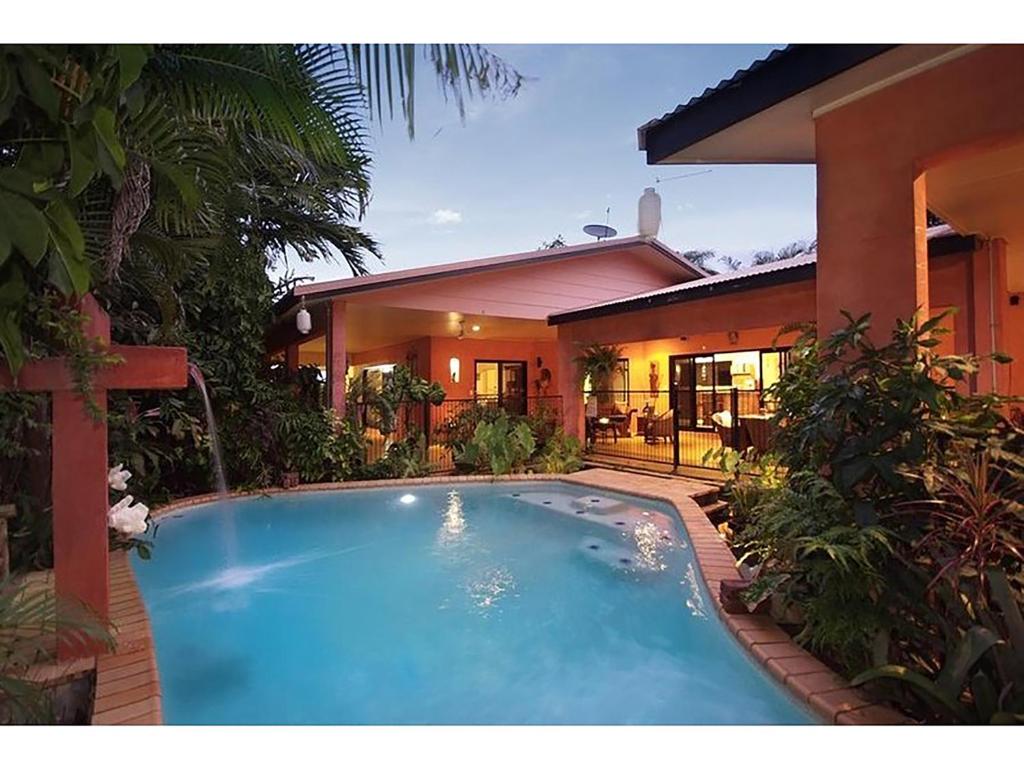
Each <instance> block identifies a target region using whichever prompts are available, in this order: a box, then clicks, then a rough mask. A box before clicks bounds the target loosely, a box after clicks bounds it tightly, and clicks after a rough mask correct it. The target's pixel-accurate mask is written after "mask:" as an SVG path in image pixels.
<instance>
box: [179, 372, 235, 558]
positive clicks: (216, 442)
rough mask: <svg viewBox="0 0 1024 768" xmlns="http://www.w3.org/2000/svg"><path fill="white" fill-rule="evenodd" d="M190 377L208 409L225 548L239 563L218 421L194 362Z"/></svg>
mask: <svg viewBox="0 0 1024 768" xmlns="http://www.w3.org/2000/svg"><path fill="white" fill-rule="evenodd" d="M188 375H189V377H190V378H191V379H192V381H193V382H195V385H196V387H197V388H198V389H199V392H200V394H201V395H202V396H203V407H204V408H205V409H206V431H207V433H208V434H209V435H210V453H211V457H212V459H213V476H214V481H215V482H216V484H217V495H218V496H220V500H221V504H223V506H224V508H225V509H224V515H223V517H222V520H223V522H224V547H225V549H226V550H227V561H228V563H229V564H233V563H235V562H236V561H237V559H238V558H237V552H238V545H237V540H236V539H237V537H236V533H235V512H234V510H233V509H232V508H231V507H230V505H229V503H228V483H227V479H226V478H225V475H224V457H223V455H222V454H221V452H220V439H219V438H218V437H217V420H216V419H215V418H214V416H213V405H212V404H211V402H210V393H209V391H208V390H207V389H206V379H205V378H204V377H203V372H202V371H201V370H199V366H198V365H196V364H195V363H193V362H190V363H189V364H188Z"/></svg>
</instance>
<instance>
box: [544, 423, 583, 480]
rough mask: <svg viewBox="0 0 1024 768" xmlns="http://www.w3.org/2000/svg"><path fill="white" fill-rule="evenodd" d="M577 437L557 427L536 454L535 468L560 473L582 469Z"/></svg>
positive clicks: (553, 473) (548, 472)
mask: <svg viewBox="0 0 1024 768" xmlns="http://www.w3.org/2000/svg"><path fill="white" fill-rule="evenodd" d="M582 453H583V451H582V447H581V445H580V441H579V438H577V437H576V436H575V435H567V434H565V432H564V431H563V430H562V429H561V428H558V429H557V430H556V431H555V433H554V434H553V435H552V436H551V437H550V438H549V439H548V440H547V442H546V443H545V444H544V447H543V448H542V449H540V451H539V452H538V454H537V461H536V464H537V469H539V470H540V471H541V472H544V473H545V474H552V475H562V474H568V473H570V472H578V471H579V470H581V469H583V458H582Z"/></svg>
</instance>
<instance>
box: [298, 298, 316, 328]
mask: <svg viewBox="0 0 1024 768" xmlns="http://www.w3.org/2000/svg"><path fill="white" fill-rule="evenodd" d="M295 328H296V329H297V330H298V332H299V333H301V334H302V335H303V336H306V335H307V334H309V332H310V331H311V330H313V318H311V317H310V316H309V310H308V309H306V302H305V300H303V302H302V306H301V307H300V308H299V311H298V312H296V313H295Z"/></svg>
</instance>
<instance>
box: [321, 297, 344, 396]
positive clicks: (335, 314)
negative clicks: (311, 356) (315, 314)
mask: <svg viewBox="0 0 1024 768" xmlns="http://www.w3.org/2000/svg"><path fill="white" fill-rule="evenodd" d="M327 312H328V317H327V339H326V345H327V355H326V356H327V387H328V390H327V396H328V404H329V405H330V407H331V408H333V409H334V410H335V411H336V412H337V414H338V415H339V416H344V415H345V373H346V372H347V370H348V356H347V353H346V343H345V302H344V301H341V300H339V299H334V300H333V301H332V302H331V303H330V305H329V308H328V311H327Z"/></svg>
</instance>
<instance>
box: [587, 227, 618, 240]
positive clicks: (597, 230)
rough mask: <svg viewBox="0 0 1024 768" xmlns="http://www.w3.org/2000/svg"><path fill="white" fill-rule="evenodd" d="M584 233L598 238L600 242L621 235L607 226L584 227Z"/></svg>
mask: <svg viewBox="0 0 1024 768" xmlns="http://www.w3.org/2000/svg"><path fill="white" fill-rule="evenodd" d="M583 231H584V232H586V233H587V234H588V235H590V236H591V237H596V238H597V239H598V240H601V239H602V238H607V237H615V236H616V235H617V234H619V233H618V232H617V231H616V230H615V228H614V227H609V226H608V225H607V224H587V225H586V226H584V227H583Z"/></svg>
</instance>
